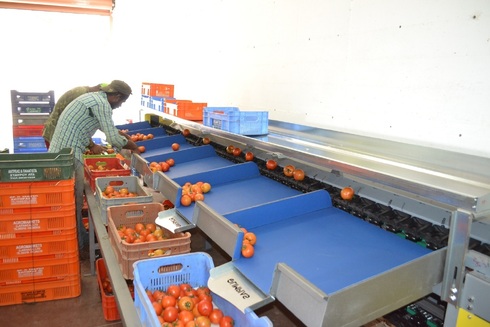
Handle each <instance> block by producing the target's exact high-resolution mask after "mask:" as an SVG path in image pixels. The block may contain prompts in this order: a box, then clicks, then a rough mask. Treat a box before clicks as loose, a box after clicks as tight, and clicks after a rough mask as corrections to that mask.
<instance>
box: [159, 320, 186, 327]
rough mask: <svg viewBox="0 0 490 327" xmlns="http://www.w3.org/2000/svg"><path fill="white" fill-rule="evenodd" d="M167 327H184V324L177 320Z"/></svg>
mask: <svg viewBox="0 0 490 327" xmlns="http://www.w3.org/2000/svg"><path fill="white" fill-rule="evenodd" d="M162 327H163V326H162ZM169 327H185V324H184V322H183V321H182V320H179V319H177V320H175V321H174V322H173V323H171V324H170V326H169Z"/></svg>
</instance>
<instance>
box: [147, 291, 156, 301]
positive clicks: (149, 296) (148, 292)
mask: <svg viewBox="0 0 490 327" xmlns="http://www.w3.org/2000/svg"><path fill="white" fill-rule="evenodd" d="M146 296H148V300H150V302H153V301H155V298H154V297H153V292H152V291H150V290H146Z"/></svg>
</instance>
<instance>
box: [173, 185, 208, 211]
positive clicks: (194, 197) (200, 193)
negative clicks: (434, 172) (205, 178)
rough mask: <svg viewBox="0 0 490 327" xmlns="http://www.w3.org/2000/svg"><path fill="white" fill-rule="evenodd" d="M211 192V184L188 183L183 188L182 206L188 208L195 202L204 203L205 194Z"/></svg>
mask: <svg viewBox="0 0 490 327" xmlns="http://www.w3.org/2000/svg"><path fill="white" fill-rule="evenodd" d="M209 191H211V184H209V183H207V182H197V183H194V184H192V183H190V182H187V183H185V184H184V186H182V196H181V197H180V204H182V205H183V206H184V207H188V206H190V205H191V204H192V202H195V201H204V194H206V193H208V192H209Z"/></svg>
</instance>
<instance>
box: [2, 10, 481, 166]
mask: <svg viewBox="0 0 490 327" xmlns="http://www.w3.org/2000/svg"><path fill="white" fill-rule="evenodd" d="M37 15H39V14H37ZM37 15H36V16H37ZM3 16H4V15H3V13H2V11H0V30H1V31H4V28H3V27H4V26H2V25H6V24H8V26H10V28H12V25H13V26H15V29H16V30H17V31H16V32H15V34H16V35H18V34H21V35H23V36H25V35H26V34H29V33H32V32H33V31H32V29H31V28H23V29H22V28H20V26H24V25H22V24H21V23H20V21H19V20H15V21H10V22H9V23H5V22H4V19H3V18H4V17H3ZM34 16H35V15H32V16H30V19H35V20H36V22H38V21H37V20H39V22H38V23H39V29H36V30H35V31H34V32H35V33H36V34H37V35H46V34H61V36H65V35H67V36H68V31H70V34H69V35H74V36H75V38H76V39H81V40H83V41H84V42H86V41H91V42H95V45H96V47H95V50H93V48H91V47H90V45H87V47H86V48H85V49H84V48H81V49H80V47H79V45H78V44H77V43H75V42H68V45H69V46H70V47H76V48H77V49H80V52H78V51H77V53H76V54H75V58H77V60H78V61H76V65H75V67H73V66H71V67H70V62H64V61H63V60H61V58H63V57H62V56H61V54H59V53H58V52H62V51H63V50H64V49H66V48H67V47H66V44H65V43H61V42H59V41H58V42H56V43H54V44H52V45H51V49H52V51H49V53H50V54H51V53H53V56H54V57H51V56H48V55H46V54H45V55H44V56H45V57H43V61H45V62H46V61H47V62H50V63H51V64H52V65H51V69H52V70H51V73H50V74H49V77H46V78H45V79H43V84H41V85H42V86H44V85H46V86H48V85H54V86H53V87H56V88H58V89H63V88H69V87H72V86H75V85H80V84H84V83H88V84H93V83H94V79H95V82H98V81H99V80H100V79H104V80H108V79H113V78H120V79H124V80H126V81H128V82H129V83H130V84H131V86H133V89H137V88H138V86H139V84H140V83H141V82H142V81H149V82H156V83H168V84H175V95H176V97H178V98H180V99H190V100H194V101H206V102H208V104H209V105H211V106H231V105H234V106H239V107H240V108H242V109H244V110H269V111H270V118H271V119H277V120H285V121H291V122H297V123H301V124H306V125H313V126H319V127H323V128H327V129H334V130H341V131H346V132H353V133H356V134H361V135H370V136H377V137H382V138H388V139H393V140H401V141H405V142H409V143H417V144H423V145H428V146H434V147H440V148H444V149H450V150H455V151H458V152H464V153H470V154H476V155H482V156H487V157H488V156H490V146H489V145H488V140H490V128H489V125H490V120H489V119H488V114H487V112H488V111H489V110H488V109H487V108H488V104H489V103H490V77H489V76H490V2H488V1H487V0H468V1H461V0H447V1H439V0H413V1H404V0H390V1H388V0H374V1H360V0H351V1H350V2H348V1H341V0H336V1H322V0H305V1H294V0H283V1H274V0H247V1H232V0H208V1H199V0H181V1H172V2H170V1H159V0H140V1H132V0H117V2H116V9H115V12H114V15H113V25H112V28H113V33H112V35H107V34H104V33H102V35H100V34H98V33H95V31H96V30H98V29H99V28H100V29H102V30H104V29H105V27H104V28H101V26H99V24H100V23H98V22H97V23H94V22H93V21H92V22H91V23H90V24H85V23H80V21H81V20H82V19H81V18H80V19H72V18H70V20H68V21H65V22H64V25H63V28H61V27H59V25H57V24H56V26H57V27H56V28H55V26H54V25H55V23H52V22H46V21H45V22H43V21H42V19H39V18H34ZM73 16H76V15H73ZM94 20H95V19H94ZM29 26H32V24H30V25H29ZM94 26H96V27H94ZM97 26H98V27H97ZM19 29H20V31H19ZM60 29H61V31H60ZM87 29H88V30H89V31H90V32H89V33H86V32H87ZM12 30H14V29H12ZM63 31H65V32H63ZM0 33H1V34H0V42H2V44H5V41H4V40H5V39H7V40H11V39H12V38H14V36H12V35H10V36H8V35H4V32H0ZM61 38H62V37H61ZM8 44H11V43H10V42H9V43H8ZM18 45H19V44H18V42H17V46H18ZM17 49H19V48H17ZM21 49H24V50H29V49H30V48H29V49H28V48H26V47H21ZM17 51H18V50H17ZM29 53H31V52H29ZM106 54H107V55H106ZM2 56H4V54H2ZM21 58H22V59H23V62H25V61H28V60H30V58H32V57H28V56H27V54H24V55H23V56H21ZM9 60H10V62H9V64H8V66H9V67H18V65H19V64H20V62H19V58H18V57H17V55H11V56H10V57H9ZM84 60H86V61H84ZM60 63H63V65H60ZM12 64H13V65H12ZM16 64H17V65H16ZM3 65H4V63H3V60H2V63H0V68H2V67H1V66H3ZM78 65H80V66H79V67H78ZM29 66H31V67H32V66H36V65H35V64H30V65H29ZM36 67H37V66H36ZM77 67H78V68H77ZM71 69H74V70H75V73H74V74H70V73H69V71H70V70H71ZM2 71H3V69H2ZM21 72H22V73H23V74H24V75H23V76H20V74H19V71H17V69H15V70H14V69H11V70H10V74H8V75H7V76H6V77H5V76H4V77H2V81H1V82H0V83H2V85H0V86H1V87H2V88H1V89H2V90H4V91H2V94H3V93H8V90H10V89H12V88H16V87H18V85H22V86H24V81H25V77H24V76H25V74H27V75H29V74H30V73H31V71H30V70H28V69H23V70H21ZM2 75H3V74H2ZM29 76H33V74H30V75H29ZM35 78H39V74H37V76H36V77H35ZM35 78H34V77H30V80H32V81H34V80H35ZM6 81H7V82H8V83H7V84H5V82H6ZM35 85H39V84H35ZM35 85H33V84H29V85H27V84H25V89H26V90H29V88H31V87H34V86H35ZM65 85H66V87H65ZM135 91H139V90H135ZM58 94H61V93H58ZM138 97H139V94H138V93H135V96H134V97H132V98H131V101H132V102H131V103H129V104H127V105H126V106H125V107H124V108H122V109H119V110H121V111H120V113H119V114H120V115H121V116H130V115H131V114H132V113H133V112H134V110H133V109H134V108H133V107H132V106H133V105H134V106H137V105H138V103H139V99H138ZM0 101H2V98H0ZM1 103H4V101H3V102H1ZM6 108H8V109H9V110H10V103H9V98H8V102H5V104H3V105H2V110H5V109H6ZM1 146H2V144H1V143H0V148H1Z"/></svg>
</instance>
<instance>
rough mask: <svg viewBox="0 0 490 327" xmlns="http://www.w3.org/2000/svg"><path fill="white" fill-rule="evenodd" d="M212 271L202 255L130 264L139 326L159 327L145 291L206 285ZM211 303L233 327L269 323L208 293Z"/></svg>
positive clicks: (265, 326) (257, 326) (207, 257)
mask: <svg viewBox="0 0 490 327" xmlns="http://www.w3.org/2000/svg"><path fill="white" fill-rule="evenodd" d="M212 268H214V263H213V259H212V258H211V256H210V255H209V254H207V253H204V252H193V253H188V254H177V255H172V256H167V257H161V258H154V259H145V260H140V261H137V262H135V263H134V264H133V269H134V281H133V284H134V305H135V306H136V311H137V312H138V314H139V317H140V320H141V322H142V325H143V326H147V327H150V326H152V327H160V323H159V322H158V318H157V316H156V314H155V311H154V309H153V306H152V304H151V303H150V300H149V299H148V296H147V295H146V290H151V291H154V290H156V289H161V290H166V289H167V288H168V286H170V285H172V284H182V283H188V284H190V285H191V286H192V287H194V288H196V287H199V286H203V285H207V283H208V279H209V271H210V270H211V269H212ZM212 297H213V303H214V304H215V305H216V306H217V307H218V308H220V309H221V310H222V311H223V313H224V314H225V315H228V316H231V317H232V318H233V319H234V320H235V326H240V327H268V326H272V322H271V321H270V320H269V318H267V317H260V318H259V317H258V316H257V315H256V314H255V312H253V311H252V310H246V313H243V312H241V311H240V310H239V309H237V308H236V307H235V306H234V305H233V304H231V303H229V302H228V301H226V300H224V299H223V298H221V297H220V296H218V295H217V294H215V293H212Z"/></svg>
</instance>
